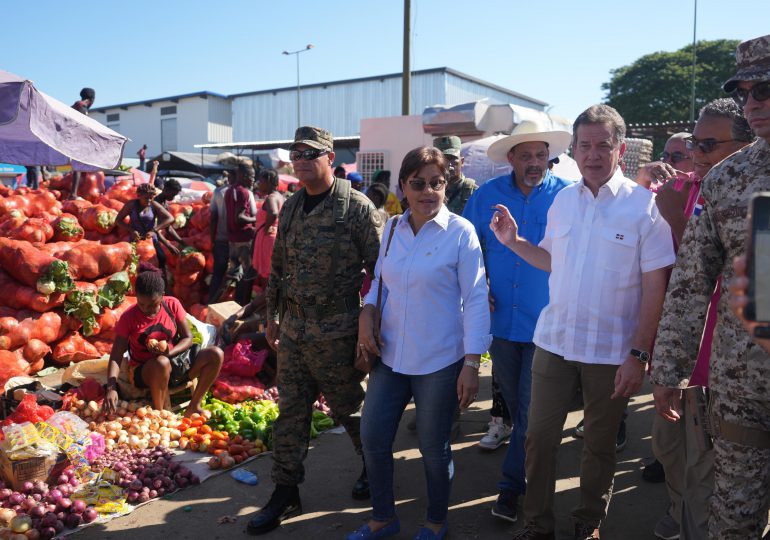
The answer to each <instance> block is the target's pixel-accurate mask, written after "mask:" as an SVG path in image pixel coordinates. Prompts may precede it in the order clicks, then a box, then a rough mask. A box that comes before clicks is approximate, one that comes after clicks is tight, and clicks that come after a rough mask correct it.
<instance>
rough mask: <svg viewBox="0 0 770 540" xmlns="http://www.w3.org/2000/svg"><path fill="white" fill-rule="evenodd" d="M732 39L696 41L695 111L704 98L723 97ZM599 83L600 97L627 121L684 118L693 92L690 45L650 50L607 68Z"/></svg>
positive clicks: (731, 57) (732, 54)
mask: <svg viewBox="0 0 770 540" xmlns="http://www.w3.org/2000/svg"><path fill="white" fill-rule="evenodd" d="M738 43H739V42H738V41H737V40H727V39H720V40H715V41H698V42H696V58H697V64H696V67H695V116H696V117H697V115H698V110H699V109H700V108H701V107H703V106H704V105H705V104H706V103H708V102H709V101H711V100H713V99H716V98H718V97H725V93H724V92H723V91H722V84H723V83H724V82H725V81H726V80H727V79H729V78H730V77H731V76H732V75H733V74H734V73H735V48H736V47H737V46H738ZM610 74H611V75H612V78H611V79H610V81H609V82H606V83H604V84H602V90H605V91H606V92H607V95H606V96H605V103H607V104H608V105H611V106H612V107H614V108H616V109H617V110H618V112H619V113H620V114H621V115H622V116H623V118H624V119H625V121H626V122H627V123H638V122H666V121H680V120H688V119H689V118H690V99H691V94H692V75H691V74H692V45H688V46H686V47H682V48H681V49H679V50H678V51H674V52H655V53H652V54H647V55H644V56H642V57H641V58H639V59H638V60H636V61H635V62H634V63H633V64H631V65H630V66H623V67H620V68H617V69H613V70H612V71H610Z"/></svg>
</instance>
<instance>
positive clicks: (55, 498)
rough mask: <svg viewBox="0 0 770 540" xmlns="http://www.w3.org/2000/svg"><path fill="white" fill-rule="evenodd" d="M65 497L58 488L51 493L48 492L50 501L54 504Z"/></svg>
mask: <svg viewBox="0 0 770 540" xmlns="http://www.w3.org/2000/svg"><path fill="white" fill-rule="evenodd" d="M63 496H64V495H62V492H61V490H60V489H58V488H54V489H52V490H51V491H49V492H48V500H50V501H53V502H59V499H61V498H62V497H63Z"/></svg>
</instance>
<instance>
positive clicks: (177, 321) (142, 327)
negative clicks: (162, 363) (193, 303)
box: [115, 296, 187, 364]
mask: <svg viewBox="0 0 770 540" xmlns="http://www.w3.org/2000/svg"><path fill="white" fill-rule="evenodd" d="M163 301H164V302H165V303H166V305H167V306H168V308H169V311H171V313H172V314H173V315H174V316H173V318H172V317H171V315H169V313H168V311H167V310H166V309H165V308H164V307H163V306H162V305H161V307H160V311H158V313H157V314H155V315H154V316H152V317H150V316H148V315H145V314H144V313H142V311H141V310H140V309H139V306H138V305H136V304H134V305H133V306H131V307H130V308H128V309H127V310H126V312H125V313H123V315H121V316H120V320H119V321H118V324H117V326H115V334H116V335H118V336H120V337H122V338H126V339H127V340H128V351H129V356H130V357H131V363H132V364H144V363H145V362H147V361H148V360H152V359H153V358H155V357H156V356H157V353H154V352H150V351H149V350H148V349H147V340H148V339H157V340H158V341H164V340H165V341H168V346H169V349H170V348H171V347H172V346H173V345H172V342H173V339H174V337H175V336H176V334H177V327H178V326H179V325H181V324H187V320H186V318H185V317H186V316H187V313H186V312H185V310H184V308H183V307H182V304H181V303H180V302H179V300H177V299H176V298H174V297H173V296H164V297H163Z"/></svg>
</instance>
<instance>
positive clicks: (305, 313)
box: [286, 293, 361, 319]
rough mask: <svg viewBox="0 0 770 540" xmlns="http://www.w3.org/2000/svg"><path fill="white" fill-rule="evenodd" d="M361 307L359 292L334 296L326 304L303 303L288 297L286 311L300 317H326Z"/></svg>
mask: <svg viewBox="0 0 770 540" xmlns="http://www.w3.org/2000/svg"><path fill="white" fill-rule="evenodd" d="M360 307H361V296H360V295H359V294H358V293H356V294H351V295H349V296H338V297H336V298H332V300H331V302H328V303H326V304H312V305H303V304H300V303H298V302H295V301H294V300H292V299H291V298H287V299H286V311H287V312H288V313H289V314H290V315H291V316H292V317H297V318H298V319H324V318H326V317H331V316H332V315H341V314H343V313H349V312H351V311H353V310H357V309H359V308H360Z"/></svg>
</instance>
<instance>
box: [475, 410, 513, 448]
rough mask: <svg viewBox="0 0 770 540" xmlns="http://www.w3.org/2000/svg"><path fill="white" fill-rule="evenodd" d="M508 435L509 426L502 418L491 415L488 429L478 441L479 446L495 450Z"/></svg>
mask: <svg viewBox="0 0 770 540" xmlns="http://www.w3.org/2000/svg"><path fill="white" fill-rule="evenodd" d="M510 436H511V428H510V427H508V426H506V425H505V423H504V422H503V419H502V418H500V417H498V416H493V417H492V420H491V421H490V422H489V430H488V431H487V434H486V435H484V436H483V437H482V438H481V440H480V441H479V446H480V447H481V448H483V449H484V450H497V449H498V448H500V446H502V445H503V444H504V443H505V441H506V439H508V438H509V437H510Z"/></svg>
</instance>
